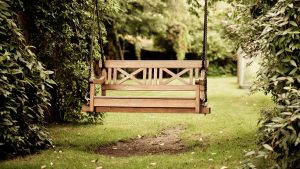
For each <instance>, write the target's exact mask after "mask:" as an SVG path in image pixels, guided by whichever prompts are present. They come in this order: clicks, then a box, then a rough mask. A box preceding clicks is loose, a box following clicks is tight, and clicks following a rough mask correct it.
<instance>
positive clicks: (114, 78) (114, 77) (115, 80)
mask: <svg viewBox="0 0 300 169" xmlns="http://www.w3.org/2000/svg"><path fill="white" fill-rule="evenodd" d="M117 76H118V72H117V68H114V74H113V82H112V84H117Z"/></svg>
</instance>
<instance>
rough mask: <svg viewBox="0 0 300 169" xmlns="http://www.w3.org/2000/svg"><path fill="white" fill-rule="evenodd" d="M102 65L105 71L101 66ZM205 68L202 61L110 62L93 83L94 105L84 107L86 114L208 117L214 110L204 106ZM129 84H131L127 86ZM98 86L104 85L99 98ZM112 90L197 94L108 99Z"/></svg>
mask: <svg viewBox="0 0 300 169" xmlns="http://www.w3.org/2000/svg"><path fill="white" fill-rule="evenodd" d="M206 65H208V64H206ZM99 66H100V68H101V69H103V68H102V66H101V64H99ZM201 67H202V61H201V60H184V61H177V60H169V61H166V60H147V61H145V60H143V61H136V60H106V61H105V68H104V69H103V71H102V72H103V73H102V76H101V78H99V79H91V80H90V103H89V105H87V106H84V107H83V111H89V112H93V111H95V112H149V113H158V112H162V113H202V114H208V113H210V108H208V107H206V106H203V104H202V100H203V98H204V93H203V91H204V81H203V80H202V79H203V78H202V77H203V75H204V74H203V73H206V72H205V71H204V70H202V73H200V72H201ZM174 70H175V71H174ZM182 76H185V77H182ZM175 80H176V82H175V83H174V81H175ZM126 81H131V82H130V83H125V82H126ZM96 85H101V96H96V92H95V86H96ZM108 90H119V91H194V92H195V95H194V96H191V97H152V96H107V95H106V93H107V92H106V91H108Z"/></svg>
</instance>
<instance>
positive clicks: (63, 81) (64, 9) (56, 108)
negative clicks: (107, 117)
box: [18, 0, 109, 122]
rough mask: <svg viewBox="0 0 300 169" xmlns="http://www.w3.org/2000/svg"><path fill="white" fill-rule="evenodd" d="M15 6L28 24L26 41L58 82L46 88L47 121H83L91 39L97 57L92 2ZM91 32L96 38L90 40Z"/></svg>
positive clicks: (40, 0)
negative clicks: (82, 110)
mask: <svg viewBox="0 0 300 169" xmlns="http://www.w3.org/2000/svg"><path fill="white" fill-rule="evenodd" d="M108 4H109V3H108ZM100 6H102V8H101V9H99V10H104V7H105V6H103V4H101V5H100ZM18 8H20V10H23V11H24V13H25V17H26V18H27V22H28V23H27V24H28V25H30V27H28V28H27V30H28V32H29V33H30V39H29V40H30V42H29V43H30V44H32V45H34V46H35V47H36V50H35V52H36V55H37V57H38V59H39V60H40V61H42V62H43V63H44V64H45V66H46V68H47V69H49V70H53V71H54V74H53V75H52V77H53V80H54V81H55V82H56V83H57V85H56V86H53V88H52V89H50V90H49V92H50V94H51V96H52V99H51V106H50V107H49V109H48V113H47V117H48V120H49V121H60V122H64V121H84V120H85V118H86V116H87V114H85V113H81V105H82V104H83V102H84V101H85V97H86V94H87V93H88V79H89V71H88V70H89V69H88V62H89V56H90V45H91V41H94V50H93V52H94V56H96V57H99V45H98V40H97V39H98V38H99V35H97V29H96V24H95V28H94V30H93V29H92V25H93V22H96V21H94V20H93V19H92V11H93V9H94V1H81V0H73V1H68V0H64V1H62V0H53V1H48V0H38V2H37V1H36V0H28V1H23V3H22V4H20V5H19V7H18ZM25 29H26V28H25ZM93 31H94V34H95V37H94V39H91V33H92V32H93ZM89 115H93V114H88V116H89ZM95 116H98V115H95ZM98 117H99V116H98ZM101 117H102V116H100V119H101Z"/></svg>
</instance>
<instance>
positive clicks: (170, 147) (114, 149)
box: [96, 125, 188, 157]
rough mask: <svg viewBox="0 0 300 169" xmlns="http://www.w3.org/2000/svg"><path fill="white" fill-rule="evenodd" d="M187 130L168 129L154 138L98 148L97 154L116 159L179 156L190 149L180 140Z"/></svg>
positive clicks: (127, 141) (180, 128)
mask: <svg viewBox="0 0 300 169" xmlns="http://www.w3.org/2000/svg"><path fill="white" fill-rule="evenodd" d="M184 130H185V127H184V126H183V125H180V126H177V127H173V128H168V129H165V130H163V131H162V132H160V133H159V134H157V135H155V136H154V137H146V138H144V137H139V138H136V139H131V140H126V141H119V142H117V143H115V144H110V145H103V146H100V147H97V148H96V152H97V153H99V154H103V155H108V156H114V157H129V156H137V155H151V154H160V153H166V154H177V153H183V152H186V151H188V147H187V146H186V145H185V144H184V143H183V142H182V140H181V139H180V138H179V134H180V133H181V132H183V131H184Z"/></svg>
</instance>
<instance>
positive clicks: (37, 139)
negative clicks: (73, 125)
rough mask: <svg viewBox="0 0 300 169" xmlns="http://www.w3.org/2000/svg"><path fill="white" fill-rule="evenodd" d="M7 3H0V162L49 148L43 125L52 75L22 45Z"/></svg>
mask: <svg viewBox="0 0 300 169" xmlns="http://www.w3.org/2000/svg"><path fill="white" fill-rule="evenodd" d="M9 3H10V2H9V1H8V0H1V1H0V9H1V10H0V39H1V41H0V100H1V101H0V102H1V103H0V131H1V132H0V158H7V157H9V156H13V155H16V154H27V153H32V152H34V151H36V150H38V149H41V148H46V147H48V146H50V145H51V141H50V140H49V139H48V137H47V133H46V131H45V129H44V127H43V121H44V110H45V109H46V108H47V106H48V105H49V98H50V97H49V93H48V92H47V91H46V90H45V88H47V87H50V84H54V81H52V80H51V79H49V74H51V73H52V72H51V71H45V69H44V68H43V66H42V64H41V63H40V62H38V61H37V59H36V56H35V55H34V54H33V53H32V51H31V49H32V48H31V47H29V46H26V45H25V44H26V42H25V40H24V37H23V35H22V32H21V31H20V29H19V28H18V27H17V24H16V22H15V17H16V15H15V13H12V12H11V11H12V10H11V8H10V4H9Z"/></svg>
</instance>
